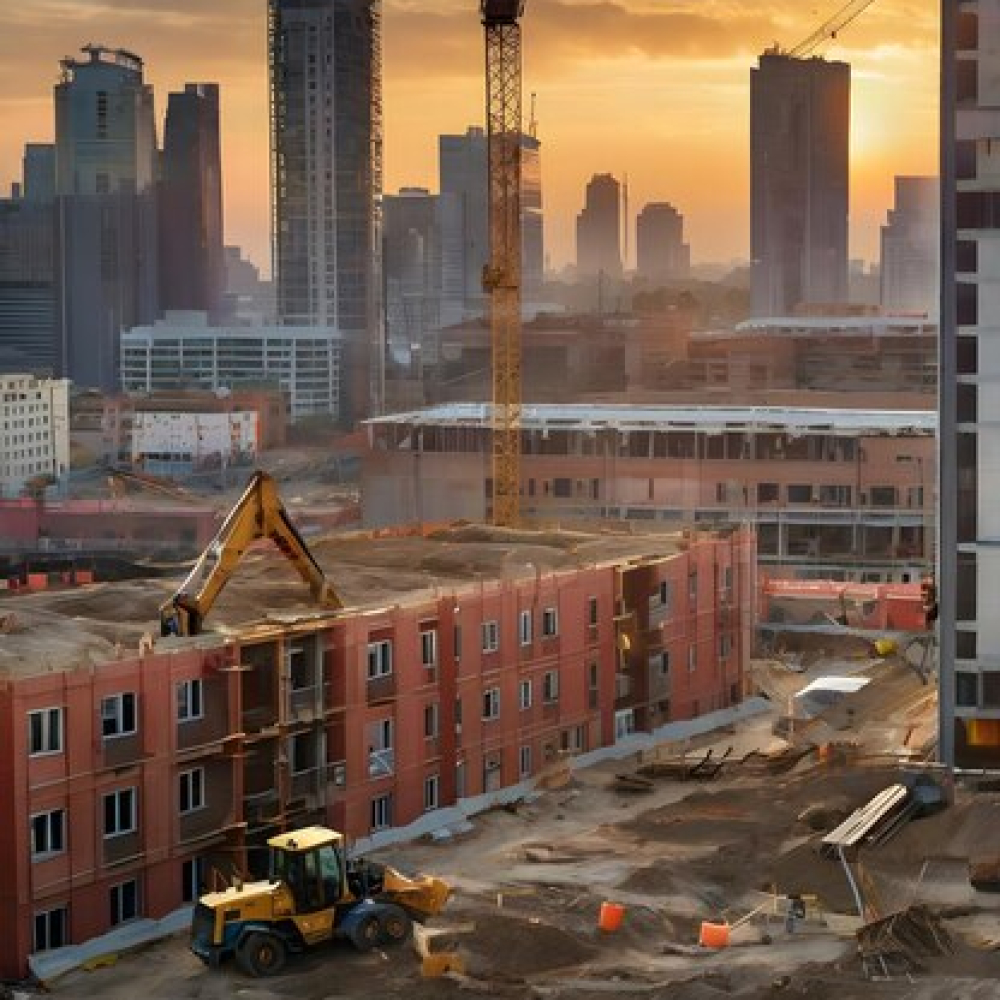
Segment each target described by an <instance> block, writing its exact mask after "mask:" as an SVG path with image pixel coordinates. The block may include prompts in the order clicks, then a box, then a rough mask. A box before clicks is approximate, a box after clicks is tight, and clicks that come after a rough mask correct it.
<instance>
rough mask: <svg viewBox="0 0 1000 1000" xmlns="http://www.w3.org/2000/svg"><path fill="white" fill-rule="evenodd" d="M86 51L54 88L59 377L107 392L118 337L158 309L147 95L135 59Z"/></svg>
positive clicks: (114, 378)
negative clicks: (59, 337) (61, 375)
mask: <svg viewBox="0 0 1000 1000" xmlns="http://www.w3.org/2000/svg"><path fill="white" fill-rule="evenodd" d="M83 51H84V53H85V54H86V58H85V59H82V60H77V59H64V60H63V62H62V77H61V79H60V82H59V83H58V84H56V88H55V108H56V217H57V220H56V221H57V233H58V247H59V249H58V254H57V257H58V264H59V267H58V271H59V281H60V286H59V303H58V313H59V316H60V317H61V342H60V355H61V370H62V374H64V375H66V376H68V377H69V378H70V379H72V380H73V381H74V382H76V383H77V384H79V385H83V386H96V387H100V388H103V389H114V388H115V387H116V386H117V383H118V360H119V342H118V341H119V335H120V333H121V331H122V330H123V329H127V328H128V327H131V326H134V325H136V324H137V323H144V322H150V321H151V320H152V319H153V318H154V316H155V313H156V307H157V301H156V300H157V284H158V282H157V236H156V198H155V187H154V174H155V160H156V136H155V126H154V121H153V90H152V87H151V86H149V85H148V84H147V83H145V82H144V80H143V63H142V59H140V58H139V57H138V56H137V55H134V54H133V53H131V52H125V51H123V50H120V49H107V48H105V47H103V46H100V45H88V46H85V48H84V49H83Z"/></svg>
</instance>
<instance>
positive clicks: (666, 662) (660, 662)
mask: <svg viewBox="0 0 1000 1000" xmlns="http://www.w3.org/2000/svg"><path fill="white" fill-rule="evenodd" d="M649 672H650V673H651V674H656V675H657V676H659V677H666V676H667V675H668V674H669V673H670V653H669V652H668V651H667V650H663V651H662V652H659V653H653V654H651V655H650V657H649Z"/></svg>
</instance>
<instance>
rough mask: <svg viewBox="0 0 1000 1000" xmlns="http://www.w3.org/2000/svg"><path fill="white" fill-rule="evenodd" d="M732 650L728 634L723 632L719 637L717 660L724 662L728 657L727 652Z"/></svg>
mask: <svg viewBox="0 0 1000 1000" xmlns="http://www.w3.org/2000/svg"><path fill="white" fill-rule="evenodd" d="M731 648H732V639H730V637H729V633H728V632H723V633H722V635H720V636H719V659H720V660H724V659H726V657H728V656H729V650H730V649H731Z"/></svg>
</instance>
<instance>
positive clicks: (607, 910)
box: [597, 903, 625, 934]
mask: <svg viewBox="0 0 1000 1000" xmlns="http://www.w3.org/2000/svg"><path fill="white" fill-rule="evenodd" d="M624 916H625V907H624V906H622V905H621V904H620V903H601V912H600V914H599V915H598V917H597V926H598V928H600V930H602V931H604V932H605V933H606V934H613V933H614V932H615V931H616V930H618V928H619V927H621V925H622V918H623V917H624Z"/></svg>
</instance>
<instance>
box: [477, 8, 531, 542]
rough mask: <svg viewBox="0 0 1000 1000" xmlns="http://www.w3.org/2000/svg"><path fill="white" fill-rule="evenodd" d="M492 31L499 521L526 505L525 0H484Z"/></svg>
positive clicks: (507, 521) (491, 280)
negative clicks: (523, 427)
mask: <svg viewBox="0 0 1000 1000" xmlns="http://www.w3.org/2000/svg"><path fill="white" fill-rule="evenodd" d="M480 13H481V14H482V20H483V28H484V29H485V32H486V119H487V123H488V131H487V137H488V144H489V145H488V161H489V205H490V208H489V213H490V262H489V264H488V265H487V266H486V267H485V268H484V270H483V289H484V291H486V292H488V293H489V295H490V335H491V341H492V346H493V523H494V524H498V525H506V526H511V525H515V524H517V522H518V520H519V518H520V506H521V25H520V18H521V15H522V14H523V13H524V0H481V2H480Z"/></svg>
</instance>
